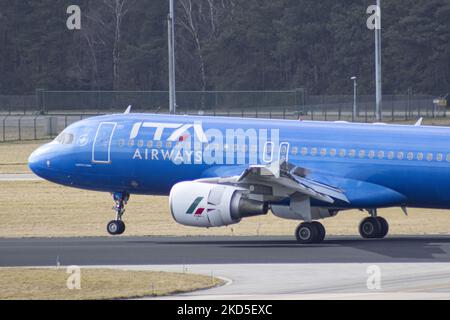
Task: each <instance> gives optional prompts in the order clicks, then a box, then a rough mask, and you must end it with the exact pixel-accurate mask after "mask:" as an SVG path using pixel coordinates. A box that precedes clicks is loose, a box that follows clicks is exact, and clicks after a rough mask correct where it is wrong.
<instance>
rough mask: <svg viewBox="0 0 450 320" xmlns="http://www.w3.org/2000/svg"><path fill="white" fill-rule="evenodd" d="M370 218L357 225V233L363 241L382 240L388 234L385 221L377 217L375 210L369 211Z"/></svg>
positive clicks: (387, 225) (387, 226)
mask: <svg viewBox="0 0 450 320" xmlns="http://www.w3.org/2000/svg"><path fill="white" fill-rule="evenodd" d="M369 214H370V217H368V218H365V219H364V220H363V221H361V223H360V225H359V233H360V235H361V237H363V238H364V239H383V238H385V237H386V236H387V234H388V232H389V224H388V222H387V221H386V219H384V218H382V217H378V216H377V210H376V209H371V210H369Z"/></svg>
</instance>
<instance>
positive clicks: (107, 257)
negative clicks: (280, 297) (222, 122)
mask: <svg viewBox="0 0 450 320" xmlns="http://www.w3.org/2000/svg"><path fill="white" fill-rule="evenodd" d="M57 262H58V263H60V264H62V265H73V264H75V265H82V266H92V265H170V264H174V265H184V264H249V263H250V264H269V263H277V264H280V263H282V264H286V263H415V262H449V263H450V236H434V237H429V236H427V237H425V236H424V237H391V238H388V239H385V240H372V241H371V240H361V239H359V238H356V237H355V238H352V237H332V238H329V239H327V240H326V241H325V242H323V243H322V244H315V245H299V244H298V243H296V241H294V240H293V239H292V237H136V238H134V237H120V238H108V237H104V238H52V239H42V238H32V239H0V266H3V267H6V266H54V265H55V264H56V263H57Z"/></svg>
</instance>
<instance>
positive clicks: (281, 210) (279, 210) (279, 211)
mask: <svg viewBox="0 0 450 320" xmlns="http://www.w3.org/2000/svg"><path fill="white" fill-rule="evenodd" d="M308 201H309V200H308ZM271 209H272V213H273V214H274V215H275V216H277V217H279V218H283V219H290V220H307V219H308V216H309V213H311V220H321V219H326V218H331V217H334V216H335V215H337V213H338V212H337V211H335V210H330V209H326V208H317V207H308V206H305V211H304V212H294V211H292V210H291V208H290V207H289V206H275V205H274V206H272V208H271ZM307 210H310V212H308V211H307Z"/></svg>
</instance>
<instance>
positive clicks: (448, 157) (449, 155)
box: [447, 154, 450, 162]
mask: <svg viewBox="0 0 450 320" xmlns="http://www.w3.org/2000/svg"><path fill="white" fill-rule="evenodd" d="M447 162H450V154H448V155H447Z"/></svg>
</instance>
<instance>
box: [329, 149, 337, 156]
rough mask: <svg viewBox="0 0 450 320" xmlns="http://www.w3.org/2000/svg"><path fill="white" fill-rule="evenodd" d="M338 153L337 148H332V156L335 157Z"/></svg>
mask: <svg viewBox="0 0 450 320" xmlns="http://www.w3.org/2000/svg"><path fill="white" fill-rule="evenodd" d="M336 153H337V151H336V149H331V150H330V156H332V157H335V156H336Z"/></svg>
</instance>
